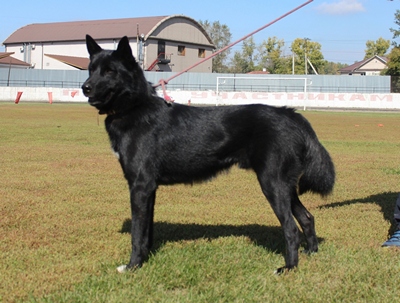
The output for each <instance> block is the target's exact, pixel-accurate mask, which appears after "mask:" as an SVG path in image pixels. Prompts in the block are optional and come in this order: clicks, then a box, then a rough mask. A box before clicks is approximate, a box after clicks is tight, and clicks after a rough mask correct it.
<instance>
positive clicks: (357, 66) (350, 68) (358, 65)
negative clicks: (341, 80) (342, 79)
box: [339, 55, 388, 73]
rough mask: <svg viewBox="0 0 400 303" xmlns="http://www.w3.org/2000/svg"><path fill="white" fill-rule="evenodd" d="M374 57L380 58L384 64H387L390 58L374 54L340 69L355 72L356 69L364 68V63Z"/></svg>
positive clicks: (345, 71)
mask: <svg viewBox="0 0 400 303" xmlns="http://www.w3.org/2000/svg"><path fill="white" fill-rule="evenodd" d="M373 59H378V60H380V61H381V62H382V63H384V64H387V62H388V59H387V58H386V57H380V56H377V55H375V56H373V57H371V58H368V59H364V60H362V61H360V62H356V63H354V64H352V65H349V66H346V67H343V68H341V69H340V70H339V71H340V72H341V73H353V72H354V71H356V70H358V69H360V68H362V67H363V66H364V65H366V64H368V63H369V62H371V61H372V60H373Z"/></svg>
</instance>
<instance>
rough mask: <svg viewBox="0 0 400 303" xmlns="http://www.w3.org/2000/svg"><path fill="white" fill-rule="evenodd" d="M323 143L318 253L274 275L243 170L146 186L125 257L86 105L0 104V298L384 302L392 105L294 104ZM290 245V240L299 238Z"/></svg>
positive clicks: (393, 252) (276, 247) (257, 195)
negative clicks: (140, 232) (331, 108)
mask: <svg viewBox="0 0 400 303" xmlns="http://www.w3.org/2000/svg"><path fill="white" fill-rule="evenodd" d="M303 114H304V115H305V116H306V117H307V118H308V119H309V120H310V122H311V123H312V125H313V127H314V129H315V131H316V132H317V134H318V136H319V138H320V140H321V141H322V143H323V144H324V145H325V146H326V148H327V149H328V151H329V152H330V153H331V155H332V157H333V159H334V162H335V165H336V170H337V183H336V187H335V190H334V193H333V194H332V195H331V196H329V197H328V198H326V199H321V198H320V197H319V196H315V195H311V194H306V195H303V196H302V201H303V203H304V204H305V206H306V207H307V208H308V209H309V211H310V212H311V213H312V214H313V215H314V216H315V219H316V230H317V235H318V237H319V240H320V250H319V253H318V254H315V255H312V256H307V255H301V256H300V262H299V268H298V269H297V270H295V271H292V272H290V273H288V274H285V275H282V276H275V275H273V271H274V270H275V269H276V268H277V267H280V266H282V265H284V260H283V255H282V254H283V252H284V249H285V247H284V241H283V234H282V231H281V228H280V225H279V222H278V220H277V219H276V217H275V215H274V214H273V212H272V210H271V208H270V207H269V205H268V202H267V201H266V200H265V198H264V197H263V195H262V193H261V190H260V189H259V186H258V184H257V181H256V178H255V175H254V174H253V173H251V172H248V171H243V170H239V169H237V168H233V169H232V170H231V172H230V173H229V174H222V175H220V176H219V177H218V178H216V179H215V180H213V181H212V182H208V183H204V184H201V185H194V186H184V185H176V186H169V187H160V189H159V191H158V193H157V201H156V208H155V221H156V223H155V247H154V250H153V253H152V255H151V257H150V259H149V261H148V262H147V263H146V264H145V265H144V266H143V267H142V268H141V269H139V270H137V271H135V272H132V273H128V274H118V273H117V271H116V267H117V266H118V265H121V264H125V263H127V262H128V258H129V254H130V235H129V233H128V232H127V231H128V228H127V226H128V225H129V220H130V210H129V201H128V198H129V197H128V190H127V185H126V181H125V179H124V177H123V175H122V171H121V169H120V166H119V163H118V161H117V160H116V159H115V158H114V156H113V155H112V153H111V150H110V146H109V143H108V137H107V134H106V131H105V129H104V125H103V120H104V116H98V115H97V111H96V110H94V109H93V108H91V107H90V106H88V105H87V104H57V103H54V104H52V105H50V104H27V103H20V104H18V105H16V104H11V103H0V155H1V157H0V211H1V212H0V215H1V216H0V260H1V262H0V277H1V278H0V280H1V281H0V286H1V287H0V302H119V303H120V302H207V303H208V302H395V301H397V300H398V293H399V279H398V276H399V271H400V250H399V249H396V248H394V249H384V248H381V244H382V243H383V242H384V241H385V240H386V239H387V236H388V235H389V233H390V232H391V221H392V217H393V209H394V204H395V201H396V198H397V195H398V193H399V192H400V113H354V112H312V111H307V112H304V113H303ZM303 245H304V243H303Z"/></svg>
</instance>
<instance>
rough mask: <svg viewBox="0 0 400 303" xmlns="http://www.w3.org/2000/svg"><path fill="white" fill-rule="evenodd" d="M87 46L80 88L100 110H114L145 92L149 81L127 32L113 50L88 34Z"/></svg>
mask: <svg viewBox="0 0 400 303" xmlns="http://www.w3.org/2000/svg"><path fill="white" fill-rule="evenodd" d="M86 46H87V50H88V52H89V55H90V63H89V78H88V79H87V80H86V81H85V83H83V85H82V90H83V93H84V95H85V96H86V97H88V98H89V104H90V105H92V106H94V107H96V108H97V109H98V110H99V111H100V113H110V112H116V111H118V110H120V109H122V108H121V107H124V104H125V106H126V103H127V102H128V101H129V100H130V101H132V100H133V99H134V98H135V97H136V96H137V95H139V94H141V93H142V94H143V93H147V91H148V83H147V81H146V79H145V78H144V75H143V71H142V69H141V68H140V66H139V65H138V64H137V62H136V60H135V58H134V57H133V55H132V50H131V47H130V46H129V40H128V38H127V37H126V36H125V37H123V38H122V39H121V40H120V42H119V43H118V47H117V49H116V50H114V51H112V50H104V49H102V48H101V47H100V46H99V45H98V44H97V43H96V41H94V39H93V38H92V37H91V36H89V35H86Z"/></svg>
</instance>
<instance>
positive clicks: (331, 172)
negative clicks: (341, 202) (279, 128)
mask: <svg viewBox="0 0 400 303" xmlns="http://www.w3.org/2000/svg"><path fill="white" fill-rule="evenodd" d="M307 124H308V123H307ZM307 126H308V127H306V128H307V134H306V136H305V145H306V152H305V157H304V159H303V174H302V176H301V177H300V180H299V187H298V190H299V194H303V193H305V192H308V191H311V192H314V193H318V194H320V195H322V196H327V195H329V194H330V193H331V192H332V190H333V186H334V184H335V166H334V164H333V162H332V159H331V156H330V155H329V153H328V151H327V150H326V149H325V147H323V146H322V144H321V143H320V142H319V140H318V138H317V135H316V134H315V132H314V130H313V129H312V127H311V125H309V124H308V125H307Z"/></svg>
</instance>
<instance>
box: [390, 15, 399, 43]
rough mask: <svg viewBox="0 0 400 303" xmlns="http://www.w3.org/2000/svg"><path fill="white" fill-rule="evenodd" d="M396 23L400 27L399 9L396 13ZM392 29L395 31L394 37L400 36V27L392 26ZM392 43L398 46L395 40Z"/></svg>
mask: <svg viewBox="0 0 400 303" xmlns="http://www.w3.org/2000/svg"><path fill="white" fill-rule="evenodd" d="M394 23H395V24H396V25H397V26H399V27H400V10H397V11H396V13H395V14H394ZM390 31H391V32H392V33H393V39H396V38H398V37H400V29H394V28H390ZM392 44H393V45H394V46H395V47H397V46H398V45H397V43H396V41H393V42H392Z"/></svg>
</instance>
